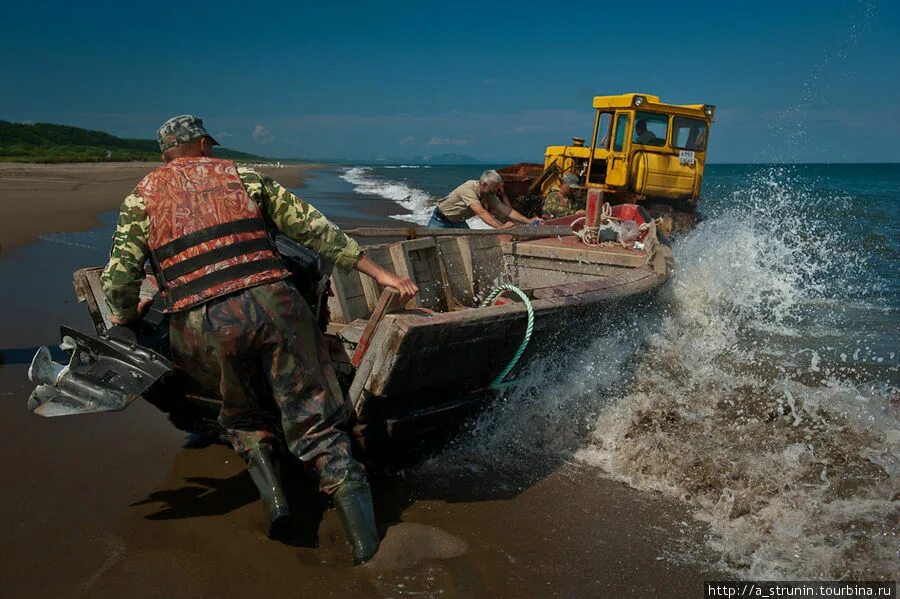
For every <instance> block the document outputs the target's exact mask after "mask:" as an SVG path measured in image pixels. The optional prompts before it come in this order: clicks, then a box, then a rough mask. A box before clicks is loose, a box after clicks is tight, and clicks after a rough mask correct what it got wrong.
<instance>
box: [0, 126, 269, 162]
mask: <svg viewBox="0 0 900 599" xmlns="http://www.w3.org/2000/svg"><path fill="white" fill-rule="evenodd" d="M159 154H160V152H159V146H158V145H157V143H156V141H155V140H151V139H123V138H121V137H116V136H115V135H110V134H109V133H104V132H103V131H91V130H89V129H81V128H79V127H70V126H68V125H55V124H52V123H34V124H23V123H11V122H9V121H2V120H0V162H123V161H129V160H146V161H158V160H160V157H159ZM216 156H217V157H219V158H228V159H231V160H247V161H260V160H268V159H266V158H263V157H261V156H256V155H253V154H247V153H245V152H238V151H236V150H229V149H227V148H216Z"/></svg>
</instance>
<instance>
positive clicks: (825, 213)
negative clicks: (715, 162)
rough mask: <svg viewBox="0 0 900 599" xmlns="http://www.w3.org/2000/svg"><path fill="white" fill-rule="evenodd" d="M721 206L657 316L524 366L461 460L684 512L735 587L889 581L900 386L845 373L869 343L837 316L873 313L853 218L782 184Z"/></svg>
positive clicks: (692, 241)
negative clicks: (851, 308) (738, 583)
mask: <svg viewBox="0 0 900 599" xmlns="http://www.w3.org/2000/svg"><path fill="white" fill-rule="evenodd" d="M727 205H728V206H730V207H729V208H727V209H725V210H723V211H721V213H720V214H718V215H716V216H714V217H712V218H710V219H709V220H707V221H705V222H703V223H702V224H701V225H699V226H698V227H697V228H696V229H695V230H694V231H693V232H692V233H691V234H690V235H688V236H687V237H685V238H684V239H682V240H680V241H679V242H677V244H676V246H675V253H676V268H677V271H676V273H675V275H674V277H673V280H672V281H671V282H670V284H669V286H668V287H667V288H666V289H665V290H664V291H663V292H662V293H661V295H660V297H659V299H658V304H657V305H656V307H655V308H654V309H653V310H649V311H645V310H643V309H640V308H638V307H634V311H635V313H639V314H640V315H641V318H640V319H639V320H638V322H637V323H634V319H632V318H624V319H622V320H621V325H620V326H621V328H620V329H619V330H618V331H613V332H607V333H605V334H602V335H599V336H595V337H594V338H593V341H592V342H591V343H590V345H589V346H588V348H587V349H586V350H582V351H578V352H576V353H572V352H565V351H560V352H559V354H558V355H556V356H554V358H553V359H549V360H545V361H544V362H542V363H541V364H535V365H532V366H530V367H529V369H528V371H527V372H526V373H525V375H524V377H523V386H522V387H521V388H519V389H516V390H515V391H513V392H511V393H510V394H509V395H508V396H507V397H506V398H505V400H503V401H501V402H499V403H498V404H497V405H495V406H494V407H492V408H491V409H490V410H489V411H488V412H487V414H486V415H485V416H484V417H483V418H481V419H480V420H479V421H478V423H477V424H476V425H475V426H474V427H473V429H472V434H471V435H470V436H468V437H467V438H465V439H464V440H463V441H462V442H461V447H459V448H457V449H455V450H454V451H455V452H456V453H455V454H451V456H450V459H451V460H453V459H457V458H458V457H459V452H463V453H465V454H467V455H469V456H477V457H478V459H482V460H484V459H488V460H492V461H493V462H495V463H501V464H504V465H505V464H510V463H513V464H515V463H516V461H517V460H521V461H523V462H524V464H523V465H524V467H527V464H528V462H529V461H530V460H534V459H535V454H538V456H540V455H544V456H546V455H555V456H557V457H561V458H562V459H571V458H572V457H574V458H575V459H576V460H577V461H578V462H580V463H582V464H586V465H590V466H594V467H596V468H598V469H599V470H601V471H603V472H604V473H605V475H606V476H610V477H613V478H615V479H617V480H620V481H623V482H625V483H627V484H629V485H632V486H633V487H635V488H638V489H646V490H654V491H658V492H661V493H663V494H665V495H667V496H670V497H672V498H673V499H677V500H680V501H684V502H686V504H687V505H688V506H689V507H690V508H691V509H692V510H693V512H694V514H695V517H696V518H697V519H698V520H699V521H701V522H704V523H705V524H706V525H707V526H708V527H709V531H710V532H709V538H708V546H709V548H711V549H713V550H714V551H716V552H717V553H718V554H719V555H720V556H721V560H722V562H721V564H719V567H721V568H725V569H729V570H731V571H732V572H733V573H734V574H735V575H736V576H740V577H752V578H772V579H792V578H793V579H818V578H828V579H839V578H848V577H849V578H853V579H874V578H878V577H894V576H895V574H896V557H897V555H896V542H897V536H896V535H897V530H896V527H897V523H896V519H895V518H894V519H892V518H893V515H895V514H896V504H895V502H893V501H892V495H893V493H894V492H895V491H896V489H897V488H900V464H898V462H900V460H898V457H897V456H898V455H900V415H898V411H897V408H896V404H895V403H892V401H893V402H896V397H897V393H898V391H897V388H896V387H895V386H892V385H891V384H890V382H889V381H890V380H891V379H893V380H896V377H897V369H896V366H885V367H882V370H881V371H879V372H882V373H887V374H884V375H882V376H884V377H886V379H887V380H884V379H877V378H876V379H875V380H874V381H873V379H872V377H873V375H872V374H869V373H867V371H865V370H857V369H855V368H851V367H849V364H856V363H857V360H861V359H862V358H863V356H861V355H860V353H859V351H860V350H859V347H858V346H857V344H860V343H861V341H860V339H858V338H857V339H852V338H851V337H850V336H848V333H853V332H854V331H852V330H848V328H847V327H848V326H851V327H852V324H850V325H848V323H847V322H843V323H842V322H841V321H840V319H839V318H838V316H837V315H836V311H835V310H832V309H831V308H829V306H833V305H839V304H841V303H842V302H844V301H845V298H846V300H849V301H852V302H855V303H857V304H860V303H862V304H863V305H866V306H869V308H870V309H871V308H872V306H870V305H869V304H866V303H865V302H864V301H863V300H861V299H859V298H860V297H865V296H866V293H864V292H865V289H862V288H859V287H857V288H854V287H853V285H860V284H864V283H860V281H864V280H866V279H865V278H864V277H862V278H861V277H859V276H855V275H857V274H858V273H859V271H860V269H862V268H863V267H864V265H865V262H864V256H863V255H862V254H861V253H859V252H858V251H857V250H856V249H855V248H858V247H859V246H858V245H857V244H855V243H853V240H852V239H847V238H845V237H844V235H845V232H844V231H843V229H842V227H841V223H840V221H839V220H836V219H833V218H830V215H833V214H840V213H841V210H842V209H843V208H844V207H843V206H842V202H841V200H840V198H834V197H823V196H821V195H819V194H818V193H817V192H814V191H813V190H811V189H808V188H807V187H805V186H804V185H801V184H799V183H798V182H797V181H796V180H794V179H793V178H792V176H791V174H790V171H788V170H782V169H772V170H771V171H769V172H768V173H765V174H764V175H763V176H761V177H760V176H758V175H757V176H756V178H755V179H754V180H753V181H752V182H750V183H748V185H747V186H746V187H744V188H742V189H741V190H740V191H739V192H738V193H737V194H736V195H735V197H733V198H731V200H730V201H729V202H728V203H727ZM631 315H633V313H632V314H630V315H629V316H631ZM849 322H851V323H852V322H853V321H849ZM826 325H827V326H826ZM823 328H824V329H825V330H827V331H828V332H829V335H827V336H823V335H822V334H821V331H822V329H823ZM840 331H842V334H841V335H837V334H836V332H840ZM583 334H584V335H590V334H589V333H588V332H587V331H585V332H584V333H583ZM869 345H870V344H869V343H867V342H865V341H863V342H862V347H863V351H868V352H869V354H870V355H869V357H868V358H867V363H868V364H874V365H880V364H882V363H883V360H884V359H885V357H886V356H887V354H886V355H885V356H875V355H871V354H872V352H873V351H874V350H871V349H866V347H867V346H869ZM854 350H855V351H854ZM841 356H843V358H842V357H841ZM848 356H852V359H853V362H850V363H848ZM879 358H880V359H881V360H882V362H879ZM890 359H891V360H893V359H894V358H893V357H890ZM885 369H893V370H885ZM892 398H893V399H892ZM473 459H474V458H473Z"/></svg>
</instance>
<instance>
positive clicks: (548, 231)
mask: <svg viewBox="0 0 900 599" xmlns="http://www.w3.org/2000/svg"><path fill="white" fill-rule="evenodd" d="M343 232H344V233H345V234H346V235H351V236H353V237H407V238H409V239H418V238H423V239H424V238H429V237H430V238H433V237H492V236H503V235H511V236H513V237H520V238H523V239H540V238H545V237H565V236H570V235H572V227H570V226H567V225H563V226H542V227H532V226H529V225H517V226H515V227H512V228H509V229H436V228H435V229H430V228H424V227H360V228H358V229H343Z"/></svg>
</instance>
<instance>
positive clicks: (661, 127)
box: [631, 112, 669, 146]
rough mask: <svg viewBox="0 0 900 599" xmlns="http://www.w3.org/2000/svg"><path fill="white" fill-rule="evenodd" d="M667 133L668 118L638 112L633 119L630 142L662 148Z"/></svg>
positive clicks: (651, 113)
mask: <svg viewBox="0 0 900 599" xmlns="http://www.w3.org/2000/svg"><path fill="white" fill-rule="evenodd" d="M668 131H669V117H668V116H666V115H664V114H656V113H655V112H638V113H637V114H636V115H635V117H634V138H633V139H632V140H631V141H632V142H634V143H636V144H642V145H645V146H664V145H666V133H668Z"/></svg>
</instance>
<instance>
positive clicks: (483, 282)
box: [469, 237, 504, 297]
mask: <svg viewBox="0 0 900 599" xmlns="http://www.w3.org/2000/svg"><path fill="white" fill-rule="evenodd" d="M469 248H470V249H471V256H472V289H473V292H474V294H475V295H476V296H478V297H480V296H482V295H484V294H487V293H489V292H490V290H491V289H493V288H494V287H496V286H497V284H498V283H499V282H501V281H504V276H503V250H502V248H501V247H500V243H499V240H498V239H497V238H490V237H486V238H483V237H477V238H471V239H469Z"/></svg>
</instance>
